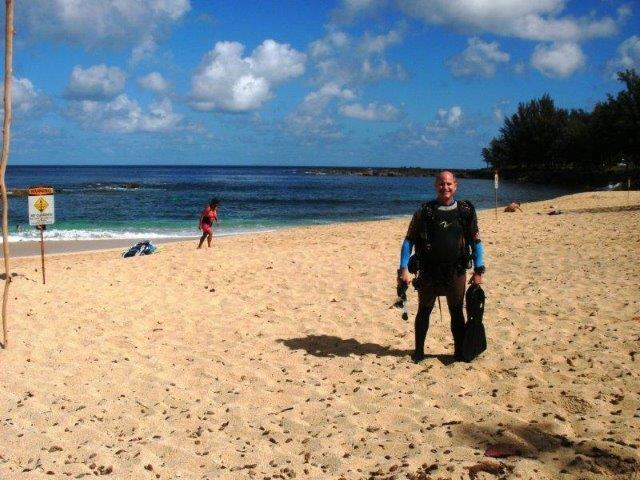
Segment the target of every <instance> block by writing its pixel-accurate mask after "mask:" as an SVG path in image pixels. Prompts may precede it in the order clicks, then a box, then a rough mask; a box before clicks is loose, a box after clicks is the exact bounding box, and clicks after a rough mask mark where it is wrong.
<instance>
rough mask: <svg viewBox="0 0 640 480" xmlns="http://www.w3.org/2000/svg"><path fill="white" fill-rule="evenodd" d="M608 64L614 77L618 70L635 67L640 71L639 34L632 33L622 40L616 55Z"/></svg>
mask: <svg viewBox="0 0 640 480" xmlns="http://www.w3.org/2000/svg"><path fill="white" fill-rule="evenodd" d="M608 66H609V69H610V70H611V71H612V72H613V76H614V77H617V72H618V71H620V70H627V69H632V68H635V69H636V71H640V36H638V35H633V36H632V37H629V38H627V39H626V40H625V41H624V42H622V43H621V44H620V45H619V46H618V56H617V57H616V58H615V59H614V60H612V61H610V62H609V64H608Z"/></svg>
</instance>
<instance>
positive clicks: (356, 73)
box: [309, 29, 407, 84]
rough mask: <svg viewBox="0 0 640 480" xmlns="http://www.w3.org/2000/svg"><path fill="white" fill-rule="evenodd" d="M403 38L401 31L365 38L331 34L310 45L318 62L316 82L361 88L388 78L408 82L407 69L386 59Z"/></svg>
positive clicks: (336, 32) (339, 32)
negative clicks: (358, 84)
mask: <svg viewBox="0 0 640 480" xmlns="http://www.w3.org/2000/svg"><path fill="white" fill-rule="evenodd" d="M402 38H403V35H402V32H401V31H400V30H398V29H395V30H390V31H389V32H388V33H386V34H384V35H377V36H371V35H369V34H365V35H364V36H362V37H361V38H352V37H349V36H348V35H347V34H346V33H344V32H341V31H336V30H331V31H330V32H329V33H328V34H327V35H326V36H325V37H324V38H322V39H319V40H316V41H315V42H313V43H311V44H310V45H309V52H310V56H311V58H312V59H314V60H315V69H316V78H315V81H316V82H317V83H319V84H323V83H326V82H330V81H336V82H339V83H342V84H348V83H356V84H357V83H363V82H375V81H377V80H380V79H387V78H392V79H398V80H402V79H405V78H406V77H407V74H406V72H405V70H404V68H403V67H402V66H401V65H400V64H398V63H391V62H389V60H387V59H386V58H385V52H386V50H387V49H388V48H389V47H391V46H393V45H396V44H398V43H401V42H402Z"/></svg>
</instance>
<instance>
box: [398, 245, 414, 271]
mask: <svg viewBox="0 0 640 480" xmlns="http://www.w3.org/2000/svg"><path fill="white" fill-rule="evenodd" d="M412 250H413V242H412V241H411V240H409V239H408V238H405V239H404V242H402V248H401V249H400V268H408V267H409V257H411V251H412Z"/></svg>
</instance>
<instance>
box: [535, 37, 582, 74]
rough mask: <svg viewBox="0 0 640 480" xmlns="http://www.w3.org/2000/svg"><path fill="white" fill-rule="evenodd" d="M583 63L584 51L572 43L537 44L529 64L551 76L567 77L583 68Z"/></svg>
mask: <svg viewBox="0 0 640 480" xmlns="http://www.w3.org/2000/svg"><path fill="white" fill-rule="evenodd" d="M585 63H586V57H585V55H584V53H582V50H581V49H580V47H579V46H578V45H576V44H574V43H562V44H553V45H551V46H545V45H537V46H536V48H535V50H534V51H533V55H532V56H531V65H532V66H533V67H534V68H535V69H537V70H539V71H540V72H541V73H542V74H543V75H545V76H547V77H552V78H567V77H569V76H571V75H572V74H573V73H575V72H576V71H577V70H579V69H581V68H583V67H584V66H585Z"/></svg>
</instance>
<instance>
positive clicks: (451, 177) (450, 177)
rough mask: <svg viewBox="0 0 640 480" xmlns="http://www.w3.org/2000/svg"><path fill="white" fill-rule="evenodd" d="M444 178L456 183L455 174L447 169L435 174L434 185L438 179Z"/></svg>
mask: <svg viewBox="0 0 640 480" xmlns="http://www.w3.org/2000/svg"><path fill="white" fill-rule="evenodd" d="M443 178H446V179H447V180H449V181H452V182H453V183H456V184H457V183H458V179H457V178H456V175H455V174H454V173H453V172H450V171H449V170H442V171H441V172H440V173H438V174H437V175H436V185H437V184H438V181H439V180H440V179H443Z"/></svg>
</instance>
